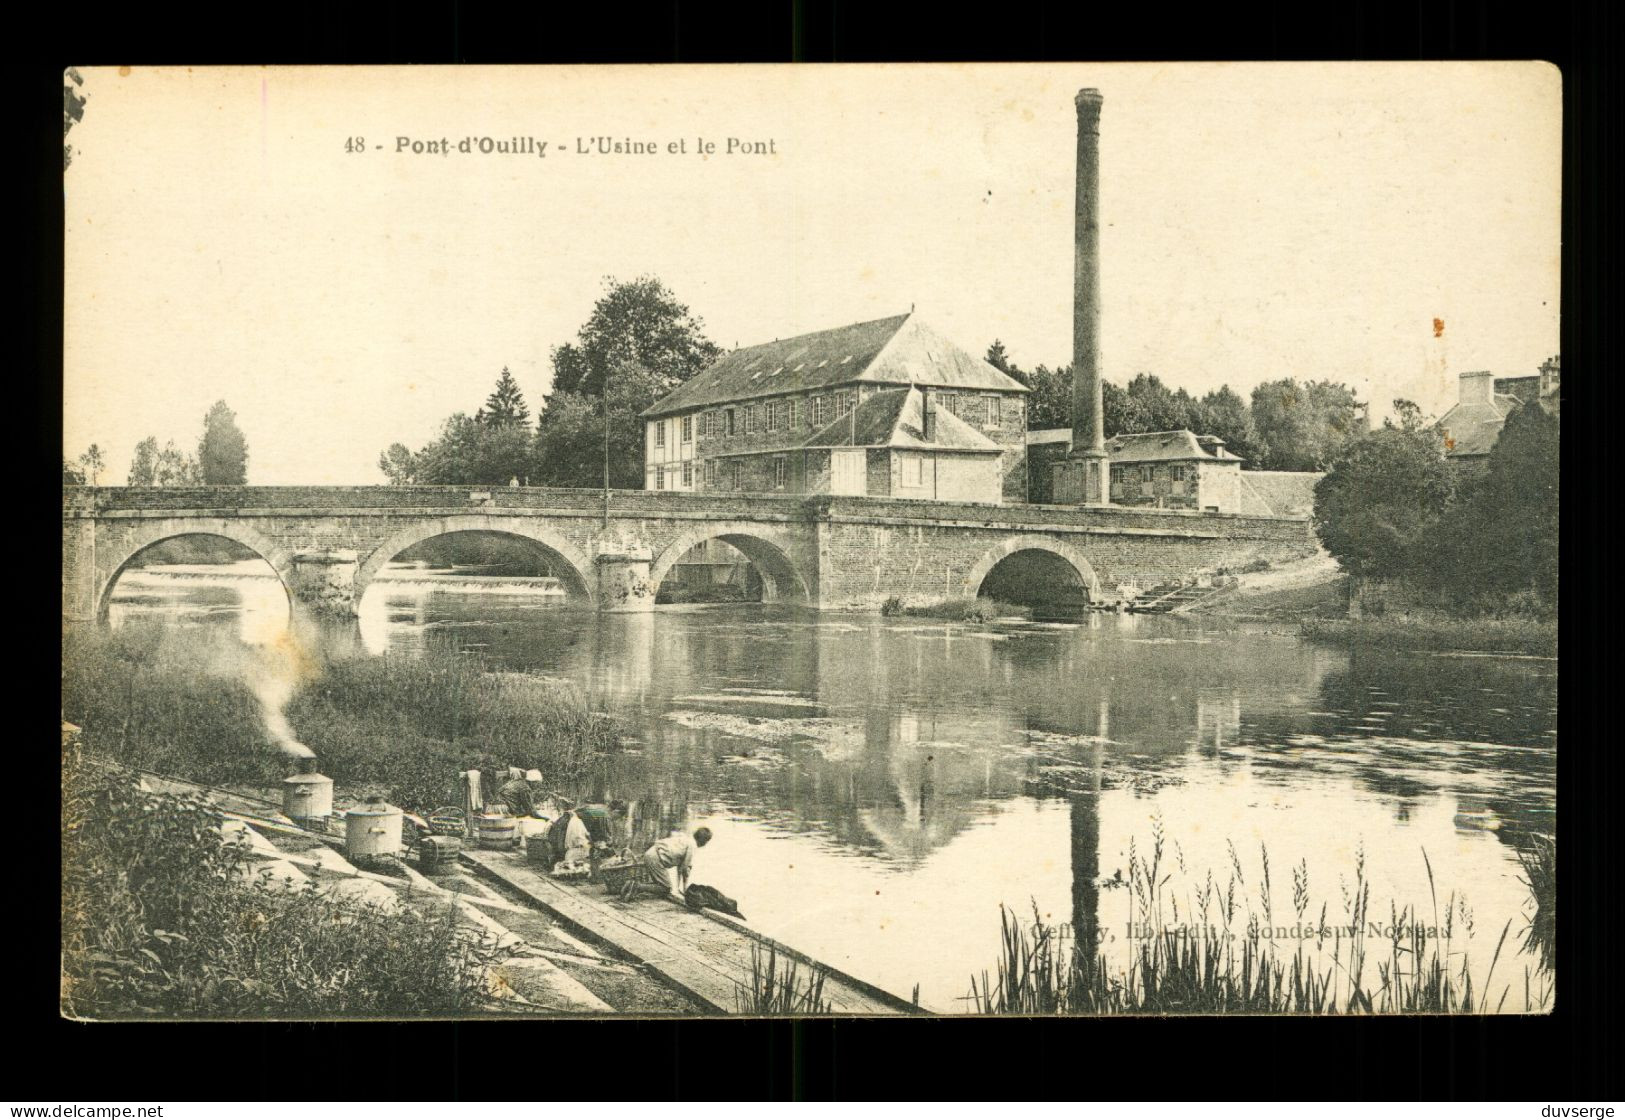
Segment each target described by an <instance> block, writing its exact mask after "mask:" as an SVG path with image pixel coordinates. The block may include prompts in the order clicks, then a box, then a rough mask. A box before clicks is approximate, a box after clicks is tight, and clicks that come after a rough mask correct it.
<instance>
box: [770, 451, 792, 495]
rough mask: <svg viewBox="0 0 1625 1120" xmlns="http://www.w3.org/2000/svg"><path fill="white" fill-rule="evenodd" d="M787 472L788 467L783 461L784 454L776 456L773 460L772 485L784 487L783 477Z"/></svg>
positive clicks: (778, 487) (777, 487) (781, 488)
mask: <svg viewBox="0 0 1625 1120" xmlns="http://www.w3.org/2000/svg"><path fill="white" fill-rule="evenodd" d="M788 473H789V468H788V466H787V464H786V463H785V461H784V456H783V455H779V456H776V457H775V458H774V460H773V485H774V487H775V488H776V489H779V490H783V489H784V479H785V476H786V475H787V474H788Z"/></svg>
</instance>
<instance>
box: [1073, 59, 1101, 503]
mask: <svg viewBox="0 0 1625 1120" xmlns="http://www.w3.org/2000/svg"><path fill="white" fill-rule="evenodd" d="M1076 100H1077V107H1078V182H1077V199H1076V207H1077V209H1076V218H1077V223H1076V226H1075V229H1074V234H1073V238H1074V246H1075V256H1074V260H1073V274H1072V452H1071V456H1070V457H1071V458H1072V459H1073V460H1076V461H1077V467H1076V468H1074V469H1075V470H1077V472H1078V473H1077V477H1076V482H1077V484H1078V486H1079V487H1080V489H1078V490H1073V494H1074V495H1075V500H1079V501H1081V502H1082V504H1084V505H1105V504H1107V503H1108V502H1109V501H1110V497H1109V495H1110V490H1109V489H1108V488H1107V483H1106V473H1107V472H1106V462H1107V458H1108V456H1107V452H1106V438H1105V427H1104V418H1103V412H1104V402H1103V400H1102V396H1101V387H1100V106H1101V102H1102V101H1103V100H1104V99H1103V98H1102V97H1101V96H1100V91H1099V90H1097V89H1083V90H1079V91H1078V96H1077V99H1076ZM1068 489H1071V487H1068Z"/></svg>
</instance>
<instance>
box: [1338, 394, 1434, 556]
mask: <svg viewBox="0 0 1625 1120" xmlns="http://www.w3.org/2000/svg"><path fill="white" fill-rule="evenodd" d="M1454 493H1455V476H1454V474H1453V473H1452V471H1451V468H1450V465H1449V464H1448V463H1446V462H1445V458H1444V454H1443V452H1442V449H1441V447H1440V444H1439V441H1438V440H1436V439H1434V438H1432V437H1431V436H1429V435H1428V434H1427V433H1426V432H1423V431H1405V430H1404V429H1402V428H1395V427H1393V426H1391V425H1390V426H1387V427H1384V428H1383V429H1382V430H1380V431H1377V432H1372V433H1371V434H1369V435H1366V436H1363V437H1362V438H1360V439H1356V440H1354V441H1352V442H1350V443H1349V444H1347V445H1346V446H1345V447H1344V449H1343V451H1342V452H1341V453H1340V454H1339V455H1338V457H1337V458H1336V459H1335V460H1334V461H1333V463H1332V464H1331V468H1330V469H1329V470H1328V471H1327V472H1326V477H1325V478H1323V479H1321V480H1320V481H1319V482H1318V483H1316V484H1315V510H1314V525H1315V533H1316V534H1317V535H1318V536H1319V537H1320V542H1321V544H1323V545H1324V546H1325V547H1326V551H1327V552H1329V553H1331V554H1332V555H1333V556H1335V557H1336V558H1337V560H1338V562H1339V563H1340V564H1342V566H1343V568H1344V570H1345V571H1347V572H1348V573H1349V574H1350V575H1353V576H1356V577H1359V578H1369V577H1375V578H1390V577H1395V576H1405V575H1414V574H1415V573H1417V572H1418V571H1419V570H1420V568H1421V567H1422V566H1423V564H1424V563H1425V551H1424V546H1425V545H1426V543H1427V540H1428V538H1429V536H1430V535H1431V534H1432V533H1433V530H1434V528H1435V526H1436V525H1437V523H1438V519H1439V516H1440V515H1441V514H1442V513H1443V512H1444V510H1445V507H1446V506H1447V505H1448V504H1449V503H1450V500H1451V498H1452V496H1453V495H1454Z"/></svg>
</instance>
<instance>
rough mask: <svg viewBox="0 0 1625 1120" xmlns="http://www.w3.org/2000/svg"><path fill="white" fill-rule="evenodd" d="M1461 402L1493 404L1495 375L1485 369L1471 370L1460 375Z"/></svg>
mask: <svg viewBox="0 0 1625 1120" xmlns="http://www.w3.org/2000/svg"><path fill="white" fill-rule="evenodd" d="M1460 400H1461V403H1462V404H1493V403H1494V402H1495V375H1494V374H1493V373H1491V372H1490V371H1489V370H1487V369H1477V370H1472V371H1470V372H1468V373H1464V374H1462V375H1461V397H1460Z"/></svg>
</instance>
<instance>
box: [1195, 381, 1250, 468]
mask: <svg viewBox="0 0 1625 1120" xmlns="http://www.w3.org/2000/svg"><path fill="white" fill-rule="evenodd" d="M1196 412H1197V417H1198V420H1199V424H1198V427H1197V428H1196V429H1195V431H1196V432H1197V433H1198V434H1200V435H1210V436H1218V437H1219V438H1220V439H1222V440H1224V444H1225V447H1226V448H1228V449H1229V450H1230V452H1231V453H1232V454H1235V455H1240V456H1241V457H1242V458H1243V459H1246V460H1247V464H1246V465H1247V466H1249V467H1254V468H1256V467H1257V466H1258V465H1259V464H1258V462H1257V458H1258V430H1257V429H1256V428H1255V427H1254V426H1253V413H1252V410H1251V409H1249V408H1248V407H1247V402H1246V401H1244V400H1242V399H1241V394H1240V393H1238V392H1236V391H1235V390H1234V389H1232V388H1230V386H1228V385H1221V386H1219V387H1218V388H1217V389H1214V390H1213V391H1212V392H1211V393H1208V394H1207V395H1206V396H1204V397H1203V398H1202V399H1201V401H1200V402H1199V403H1198V404H1197V406H1196Z"/></svg>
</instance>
